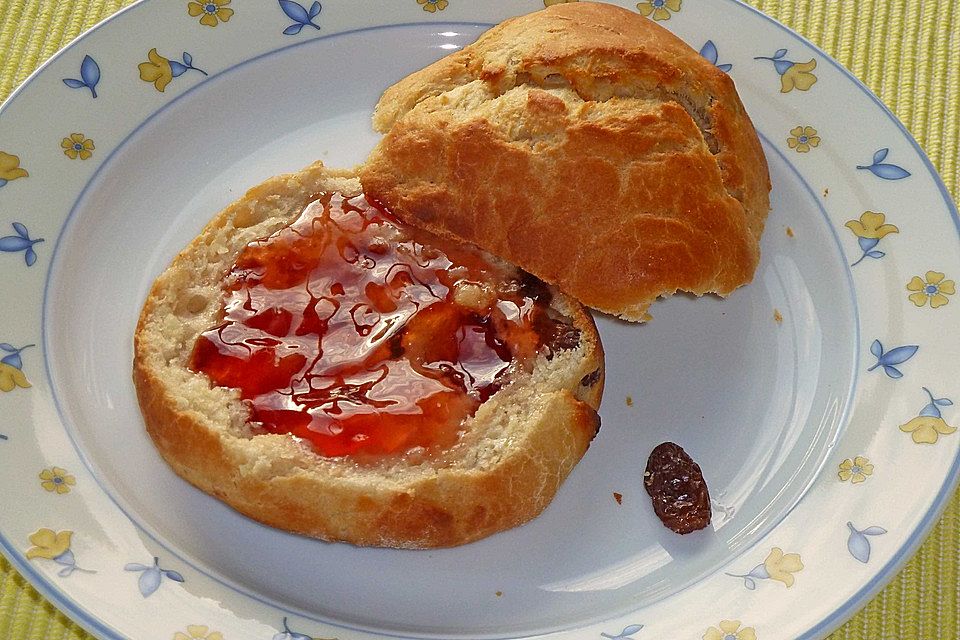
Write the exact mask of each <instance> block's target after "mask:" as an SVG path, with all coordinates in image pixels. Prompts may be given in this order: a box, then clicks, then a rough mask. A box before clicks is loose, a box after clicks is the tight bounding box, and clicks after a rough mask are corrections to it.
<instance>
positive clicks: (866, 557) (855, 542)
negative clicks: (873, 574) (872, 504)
mask: <svg viewBox="0 0 960 640" xmlns="http://www.w3.org/2000/svg"><path fill="white" fill-rule="evenodd" d="M847 529H849V530H850V535H849V536H848V537H847V551H849V552H850V555H852V556H853V557H854V558H856V559H857V560H859V561H860V562H862V563H863V564H867V563H868V562H870V536H880V535H883V534H885V533H886V532H887V530H886V529H884V528H883V527H876V526H874V527H867V528H866V529H863V530H860V529H857V528H856V527H855V526H853V523H852V522H847Z"/></svg>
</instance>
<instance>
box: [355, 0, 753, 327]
mask: <svg viewBox="0 0 960 640" xmlns="http://www.w3.org/2000/svg"><path fill="white" fill-rule="evenodd" d="M373 123H374V127H375V128H376V129H377V130H378V131H379V132H381V133H383V134H384V137H383V139H382V140H381V142H380V144H379V145H378V146H377V147H376V149H375V150H374V151H373V153H372V154H371V156H370V157H369V159H368V161H367V163H366V164H365V165H364V166H363V168H362V169H361V172H360V180H361V182H362V183H363V188H364V191H365V192H366V193H367V194H368V195H371V196H373V197H375V198H377V199H379V200H382V201H383V202H387V203H389V204H390V206H391V208H392V209H393V211H394V212H395V213H396V214H397V215H398V216H400V217H401V218H402V219H404V220H405V221H407V222H409V223H411V224H415V225H418V226H423V227H425V228H427V229H429V230H431V231H433V232H435V233H439V234H446V235H449V236H453V237H456V238H461V239H464V240H467V241H469V242H473V243H475V244H477V245H479V246H480V247H482V248H484V249H486V250H487V251H490V252H491V253H493V254H495V255H498V256H500V257H502V258H504V259H506V260H508V261H510V262H512V263H514V264H516V265H518V266H520V267H522V268H523V269H526V270H527V271H529V272H531V273H533V274H534V275H536V276H538V277H540V278H541V279H543V280H545V281H546V282H549V283H551V284H554V285H557V286H558V287H559V288H560V289H561V290H563V291H564V292H565V293H567V294H569V295H571V296H572V297H574V298H576V299H577V300H579V301H580V302H582V303H584V304H586V305H588V306H590V307H594V308H596V309H599V310H601V311H604V312H607V313H611V314H616V315H618V316H621V317H623V318H625V319H628V320H642V319H646V318H647V308H648V307H649V306H650V304H651V303H652V302H653V301H654V300H655V299H656V298H658V297H659V296H667V295H671V294H673V293H674V292H676V291H686V292H690V293H693V294H697V295H701V294H704V293H707V292H713V293H716V294H720V295H726V294H729V293H730V292H731V291H733V290H734V289H735V288H737V287H739V286H741V285H743V284H745V283H747V282H749V281H750V280H751V278H752V277H753V273H754V270H755V268H756V266H757V262H758V260H759V238H760V233H761V231H762V230H763V226H764V220H765V218H766V216H767V212H768V210H769V190H770V178H769V174H768V170H767V165H766V161H765V158H764V154H763V150H762V149H761V146H760V142H759V140H758V138H757V134H756V132H755V130H754V128H753V125H752V124H751V122H750V118H749V117H748V116H747V114H746V112H745V111H744V108H743V105H742V104H741V102H740V99H739V97H738V96H737V93H736V90H735V88H734V84H733V81H732V80H731V79H730V77H729V76H727V74H725V73H724V72H722V71H720V70H719V69H717V68H716V67H715V66H714V65H712V64H710V63H709V62H707V61H706V60H705V59H703V58H702V57H701V56H700V55H698V54H697V52H696V51H694V50H693V49H691V48H690V47H689V46H687V45H686V44H684V43H683V42H682V41H681V40H680V39H679V38H677V37H676V36H674V35H672V34H671V33H670V32H669V31H667V30H665V29H663V28H661V27H660V26H659V25H657V24H655V23H654V22H652V21H650V20H648V19H646V18H644V17H642V16H640V15H639V14H637V13H636V12H633V11H628V10H626V9H622V8H618V7H614V6H612V5H607V4H602V3H594V2H577V3H566V4H559V5H555V6H551V7H549V8H547V9H545V10H542V11H538V12H536V13H531V14H529V15H524V16H520V17H518V18H513V19H511V20H507V21H505V22H503V23H502V24H500V25H498V26H496V27H494V28H492V29H490V30H489V31H488V32H486V33H485V34H483V35H482V36H481V37H480V38H479V39H478V40H477V41H476V43H474V44H472V45H470V46H468V47H466V48H464V49H463V50H461V51H459V52H456V53H453V54H451V55H449V56H447V57H445V58H443V59H441V60H439V61H437V62H436V63H434V64H431V65H430V66H428V67H426V68H425V69H423V70H421V71H418V72H416V73H414V74H412V75H410V76H408V77H406V78H404V79H403V80H401V81H400V82H398V83H397V84H396V85H394V86H392V87H390V88H389V89H388V90H387V91H386V92H385V93H384V94H383V96H382V97H381V99H380V101H379V103H378V104H377V107H376V111H375V113H374V116H373Z"/></svg>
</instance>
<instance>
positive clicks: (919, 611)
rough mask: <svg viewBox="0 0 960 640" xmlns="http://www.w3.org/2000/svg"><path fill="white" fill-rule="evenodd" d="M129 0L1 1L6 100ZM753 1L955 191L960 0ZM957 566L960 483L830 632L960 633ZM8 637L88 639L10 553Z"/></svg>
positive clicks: (0, 92) (886, 639)
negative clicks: (848, 77) (828, 62)
mask: <svg viewBox="0 0 960 640" xmlns="http://www.w3.org/2000/svg"><path fill="white" fill-rule="evenodd" d="M131 1H132V0H0V21H2V22H0V99H5V98H6V97H7V96H8V95H9V94H10V92H11V91H12V90H13V89H14V88H15V87H17V86H18V85H19V84H20V83H21V82H23V81H24V79H26V77H27V76H28V75H29V74H30V73H31V72H32V71H33V70H34V69H35V68H36V67H37V66H38V65H39V64H40V63H42V62H43V61H44V60H46V59H47V58H49V57H50V56H51V55H53V54H54V53H55V52H56V51H57V50H59V49H60V48H62V47H63V46H64V45H66V44H67V43H68V42H70V41H71V40H72V39H73V38H75V37H76V36H77V35H79V34H80V33H82V32H83V31H84V30H86V29H88V28H89V27H91V26H93V25H94V24H95V23H97V22H99V21H100V20H102V19H103V18H105V17H107V16H109V15H110V14H112V13H114V12H115V11H117V10H119V9H120V8H122V7H123V6H126V5H128V4H130V3H131ZM398 1H399V0H398ZM687 1H688V2H696V1H697V0H687ZM183 2H184V3H186V0H183ZM750 4H753V5H754V6H755V7H757V8H759V9H760V10H762V11H764V12H765V13H767V14H768V15H770V16H772V17H774V18H776V19H777V20H779V21H781V22H783V23H784V24H786V25H787V26H789V27H791V28H793V29H795V30H796V31H798V32H799V33H801V34H803V35H804V36H806V37H807V38H809V39H810V40H811V41H813V42H814V43H816V44H818V45H819V46H820V47H822V48H823V49H824V50H826V52H827V53H829V54H830V55H831V56H833V57H834V58H836V59H837V60H839V61H840V63H841V64H843V65H844V66H845V67H847V68H848V69H850V70H851V71H852V72H853V73H854V74H855V75H856V76H857V77H859V78H860V79H861V80H863V81H864V82H865V83H866V84H867V86H868V87H870V89H872V90H873V91H874V92H875V93H876V94H877V95H878V96H880V98H881V99H882V100H883V102H884V103H885V104H886V105H887V106H889V107H890V108H891V109H892V110H893V112H894V113H896V114H897V116H898V117H899V118H900V120H902V121H903V123H904V124H906V126H907V128H908V129H910V131H911V132H912V133H913V135H914V136H915V137H916V138H917V140H918V141H919V142H920V144H921V145H922V146H923V148H924V149H925V150H926V152H927V154H928V155H929V156H930V159H931V160H932V161H933V164H934V165H935V166H936V167H937V169H938V170H939V172H940V175H941V176H942V177H943V179H944V182H946V185H947V188H948V189H949V190H950V193H951V194H952V195H953V197H954V200H956V197H957V194H958V187H960V166H958V164H957V156H958V145H960V139H958V138H960V134H958V132H960V2H958V1H957V0H923V1H921V2H917V1H916V0H844V1H842V2H841V1H839V0H750ZM958 566H960V492H958V493H957V494H955V495H954V497H953V499H952V500H951V502H950V505H949V507H948V508H947V510H946V512H945V513H944V515H943V518H942V519H941V521H940V523H939V524H938V525H937V527H936V528H935V529H934V530H933V532H932V533H931V534H930V536H929V538H928V539H927V540H926V542H925V543H924V544H923V546H922V547H921V548H920V551H919V552H918V553H917V555H916V556H914V558H913V559H912V560H910V562H909V563H908V564H907V565H906V567H905V568H904V569H903V571H901V572H900V574H899V575H898V576H897V577H896V578H895V579H894V580H893V581H892V582H891V584H890V585H889V586H888V587H887V588H886V589H884V590H883V591H882V592H881V593H880V594H879V595H878V596H877V597H876V598H874V599H873V601H871V602H870V603H869V604H868V605H867V606H866V607H865V608H864V609H863V610H862V611H860V612H859V613H858V614H857V615H856V616H854V617H853V618H852V619H851V620H850V621H849V622H848V623H847V624H846V625H844V626H843V627H841V628H840V629H839V630H837V631H836V632H835V633H834V634H833V635H831V636H830V640H941V639H942V640H946V639H950V638H958V637H960V581H958ZM0 638H4V639H9V640H27V639H30V640H66V639H68V638H69V639H72V640H87V639H89V638H90V636H89V635H87V634H86V633H84V632H83V631H82V630H81V629H80V628H79V627H78V626H77V625H76V624H75V623H73V622H71V621H70V620H69V619H67V618H66V617H65V616H64V615H63V614H61V613H60V612H58V611H57V610H56V609H55V608H54V607H52V606H51V605H50V604H49V603H47V602H46V601H44V599H43V598H42V597H41V596H40V595H39V594H38V593H37V592H36V591H35V590H34V589H33V588H32V587H30V585H29V584H27V583H26V582H25V581H24V579H23V578H22V577H20V575H18V574H17V573H16V571H14V569H13V568H12V567H11V566H10V563H9V562H7V560H6V559H5V558H3V557H2V556H0ZM766 640H772V639H766ZM777 640H779V639H777Z"/></svg>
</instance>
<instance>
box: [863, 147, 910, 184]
mask: <svg viewBox="0 0 960 640" xmlns="http://www.w3.org/2000/svg"><path fill="white" fill-rule="evenodd" d="M889 153H890V149H887V148H884V149H878V150H877V151H876V152H875V153H874V154H873V162H872V163H871V164H868V165H857V169H860V170H861V171H869V172H870V173H872V174H873V175H875V176H877V177H878V178H882V179H884V180H903V179H904V178H909V177H910V172H909V171H907V170H906V169H904V168H903V167H901V166H899V165H896V164H890V163H888V162H884V160H886V159H887V155H888V154H889Z"/></svg>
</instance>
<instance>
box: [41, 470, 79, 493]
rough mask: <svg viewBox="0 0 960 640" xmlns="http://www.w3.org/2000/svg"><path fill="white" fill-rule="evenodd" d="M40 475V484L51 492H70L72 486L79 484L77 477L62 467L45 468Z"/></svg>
mask: <svg viewBox="0 0 960 640" xmlns="http://www.w3.org/2000/svg"><path fill="white" fill-rule="evenodd" d="M39 475H40V486H41V487H43V488H44V490H46V491H50V492H51V493H70V487H72V486H74V485H75V484H77V480H76V478H74V477H73V476H72V475H70V474H69V473H67V470H66V469H61V468H60V467H50V468H49V469H44V470H43V471H41V472H40V474H39Z"/></svg>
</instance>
